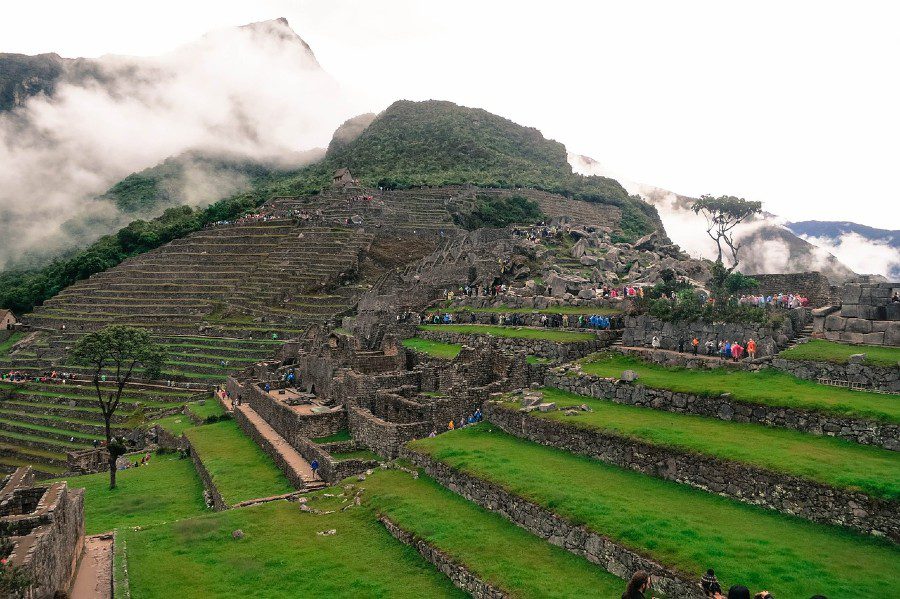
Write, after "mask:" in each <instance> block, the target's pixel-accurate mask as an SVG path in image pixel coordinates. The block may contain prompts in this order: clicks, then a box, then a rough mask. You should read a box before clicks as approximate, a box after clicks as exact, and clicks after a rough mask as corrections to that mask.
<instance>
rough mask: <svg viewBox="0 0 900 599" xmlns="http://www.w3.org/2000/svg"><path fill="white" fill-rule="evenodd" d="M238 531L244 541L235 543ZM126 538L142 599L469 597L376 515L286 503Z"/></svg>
mask: <svg viewBox="0 0 900 599" xmlns="http://www.w3.org/2000/svg"><path fill="white" fill-rule="evenodd" d="M237 529H240V530H242V531H243V532H244V535H245V537H244V538H243V539H240V540H235V539H233V538H232V536H231V533H232V531H234V530H237ZM330 529H334V530H336V531H337V533H336V534H334V535H330V536H321V535H317V534H316V533H317V532H319V531H324V530H330ZM122 539H123V541H124V543H125V544H126V546H127V551H128V557H127V559H128V575H129V579H130V588H131V596H132V597H140V598H141V599H157V598H160V599H162V598H165V599H168V598H170V597H179V598H181V599H191V598H197V599H205V598H207V597H216V598H217V599H231V598H235V599H244V598H246V597H254V598H255V599H276V598H281V597H352V598H354V599H356V598H359V597H392V598H393V597H398V598H402V597H409V598H418V597H463V596H464V594H463V593H461V592H459V591H458V590H456V589H455V588H454V587H453V586H452V585H451V584H450V582H449V581H448V580H447V579H446V578H444V577H443V576H442V575H441V574H439V573H438V572H437V571H435V570H434V569H432V568H431V567H430V565H429V564H427V563H426V562H425V561H424V560H422V558H421V557H420V556H419V555H418V553H416V552H415V551H414V550H413V549H411V548H408V547H405V546H403V545H400V544H399V543H397V542H396V541H395V540H394V539H393V537H391V536H390V534H389V533H388V532H387V531H386V530H385V529H384V528H383V527H382V526H381V525H380V524H378V523H377V522H376V521H375V520H374V519H373V518H372V517H371V513H370V512H369V511H368V510H362V509H359V510H356V509H354V510H349V511H347V512H337V513H334V514H328V515H324V516H316V515H313V514H306V513H302V512H300V510H298V509H297V505H296V504H292V503H287V502H281V501H279V502H273V503H268V504H264V505H260V506H256V507H252V508H244V509H239V510H227V511H224V512H219V513H217V514H213V515H208V516H203V517H200V518H194V519H191V520H185V521H183V522H177V523H174V524H167V525H164V526H157V527H153V528H150V529H147V530H142V531H130V530H129V531H124V533H123V535H122Z"/></svg>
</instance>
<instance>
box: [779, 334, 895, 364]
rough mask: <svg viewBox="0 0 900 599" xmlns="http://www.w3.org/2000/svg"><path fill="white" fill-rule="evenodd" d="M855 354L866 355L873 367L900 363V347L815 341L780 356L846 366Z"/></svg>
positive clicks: (867, 361) (866, 361) (868, 362)
mask: <svg viewBox="0 0 900 599" xmlns="http://www.w3.org/2000/svg"><path fill="white" fill-rule="evenodd" d="M853 354H866V359H865V363H866V364H870V365H872V366H897V363H898V362H900V347H879V346H875V345H865V346H860V345H848V344H846V343H836V342H834V341H825V340H824V339H813V340H811V341H809V342H807V343H801V344H799V345H795V346H794V347H792V348H790V349H787V350H785V351H783V352H781V353H780V354H779V357H781V358H786V359H788V360H813V361H816V362H832V363H834V364H846V363H847V362H848V360H849V359H850V356H852V355H853Z"/></svg>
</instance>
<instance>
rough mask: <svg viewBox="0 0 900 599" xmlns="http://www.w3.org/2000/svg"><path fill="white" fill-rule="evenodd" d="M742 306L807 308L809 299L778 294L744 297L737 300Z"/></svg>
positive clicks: (795, 295) (794, 295) (793, 294)
mask: <svg viewBox="0 0 900 599" xmlns="http://www.w3.org/2000/svg"><path fill="white" fill-rule="evenodd" d="M737 303H738V305H740V306H757V307H760V308H769V307H775V308H788V309H793V308H805V307H806V306H808V305H809V298H808V297H803V296H802V295H800V294H799V293H796V294H795V293H776V294H774V295H742V296H740V297H739V298H737Z"/></svg>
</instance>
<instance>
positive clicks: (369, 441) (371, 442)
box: [347, 406, 432, 459]
mask: <svg viewBox="0 0 900 599" xmlns="http://www.w3.org/2000/svg"><path fill="white" fill-rule="evenodd" d="M347 420H348V423H349V425H350V434H351V435H352V436H353V438H354V439H355V440H356V441H357V442H358V443H359V444H361V445H363V446H365V447H368V448H369V449H371V450H372V451H374V452H375V453H377V454H378V455H380V456H382V457H384V458H388V459H393V458H396V457H397V455H398V453H399V451H400V448H401V446H402V445H403V444H404V443H406V442H407V441H410V440H412V439H420V438H422V437H426V436H428V434H429V433H431V429H432V425H431V423H430V422H415V423H410V424H397V423H394V422H388V421H387V420H382V419H381V418H378V417H377V416H374V415H373V414H372V413H371V412H370V411H369V410H367V409H365V408H360V407H355V406H353V407H350V408H349V409H348V412H347Z"/></svg>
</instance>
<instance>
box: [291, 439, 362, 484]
mask: <svg viewBox="0 0 900 599" xmlns="http://www.w3.org/2000/svg"><path fill="white" fill-rule="evenodd" d="M341 445H343V446H345V447H347V448H348V449H347V450H350V449H353V448H355V443H352V442H350V443H345V444H341ZM294 449H296V450H297V453H299V454H300V455H301V456H303V459H304V460H306V461H307V462H309V463H310V464H312V462H313V460H318V462H319V469H318V471H317V472H316V474H318V476H319V478H321V479H322V480H323V481H325V482H327V483H328V484H334V483H336V482H339V481H341V480H344V479H345V478H347V477H348V476H353V475H354V474H359V473H360V472H365V471H366V470H368V469H369V468H376V467H377V466H378V462H376V461H374V460H359V459H355V458H354V459H350V460H336V459H334V457H332V455H331V453H329V451H328V450H326V449H325V447H323V446H322V445H319V444H317V443H314V442H313V441H311V440H309V439H306V438H303V437H300V438H298V439H297V440H296V445H294Z"/></svg>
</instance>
